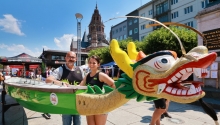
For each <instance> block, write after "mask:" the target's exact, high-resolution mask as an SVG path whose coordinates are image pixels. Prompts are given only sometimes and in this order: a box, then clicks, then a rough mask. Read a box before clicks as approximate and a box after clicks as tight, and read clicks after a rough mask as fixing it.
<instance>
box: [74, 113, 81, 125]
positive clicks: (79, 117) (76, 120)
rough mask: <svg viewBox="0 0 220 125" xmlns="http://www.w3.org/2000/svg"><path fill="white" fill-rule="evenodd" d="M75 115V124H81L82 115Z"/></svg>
mask: <svg viewBox="0 0 220 125" xmlns="http://www.w3.org/2000/svg"><path fill="white" fill-rule="evenodd" d="M72 116H73V125H81V116H80V115H72Z"/></svg>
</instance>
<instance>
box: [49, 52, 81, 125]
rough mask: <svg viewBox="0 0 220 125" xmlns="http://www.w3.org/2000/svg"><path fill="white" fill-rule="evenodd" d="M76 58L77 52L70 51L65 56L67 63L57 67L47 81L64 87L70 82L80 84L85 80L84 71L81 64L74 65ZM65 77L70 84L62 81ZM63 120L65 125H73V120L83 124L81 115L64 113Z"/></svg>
mask: <svg viewBox="0 0 220 125" xmlns="http://www.w3.org/2000/svg"><path fill="white" fill-rule="evenodd" d="M76 60H77V58H76V54H75V53H74V52H72V51H69V52H68V53H67V54H66V57H65V61H66V64H65V65H62V66H60V67H59V68H57V69H55V70H54V71H53V72H52V73H51V74H50V76H49V77H47V78H46V83H54V84H56V85H59V86H64V87H68V86H69V84H74V83H78V84H79V83H80V82H81V81H82V80H83V77H84V73H83V68H82V67H81V66H74V63H75V62H76ZM64 79H67V80H68V81H69V84H68V83H64V82H62V81H61V80H64ZM62 121H63V125H71V122H73V125H81V116H80V115H68V114H63V115H62Z"/></svg>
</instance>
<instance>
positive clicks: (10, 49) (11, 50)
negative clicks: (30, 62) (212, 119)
mask: <svg viewBox="0 0 220 125" xmlns="http://www.w3.org/2000/svg"><path fill="white" fill-rule="evenodd" d="M1 47H2V48H3V49H4V50H3V49H2V51H1V53H3V55H4V56H9V57H10V56H16V55H18V54H21V53H26V54H29V55H31V56H34V57H39V56H40V54H41V53H42V51H39V49H37V48H35V51H32V50H31V49H29V48H27V47H25V46H24V45H21V44H12V45H5V44H0V48H1ZM33 50H34V49H33ZM36 50H37V51H36ZM9 54H10V55H9Z"/></svg>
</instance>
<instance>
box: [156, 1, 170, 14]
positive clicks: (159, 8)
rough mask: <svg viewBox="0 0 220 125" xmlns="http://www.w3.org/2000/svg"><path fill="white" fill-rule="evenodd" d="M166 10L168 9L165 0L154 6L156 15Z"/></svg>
mask: <svg viewBox="0 0 220 125" xmlns="http://www.w3.org/2000/svg"><path fill="white" fill-rule="evenodd" d="M166 11H168V3H167V1H166V2H163V3H161V4H159V5H157V6H156V15H159V14H162V13H164V12H166Z"/></svg>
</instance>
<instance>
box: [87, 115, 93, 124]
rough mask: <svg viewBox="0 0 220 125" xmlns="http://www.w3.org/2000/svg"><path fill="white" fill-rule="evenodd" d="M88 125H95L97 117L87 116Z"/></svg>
mask: <svg viewBox="0 0 220 125" xmlns="http://www.w3.org/2000/svg"><path fill="white" fill-rule="evenodd" d="M86 121H87V125H95V116H94V115H88V116H86Z"/></svg>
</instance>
